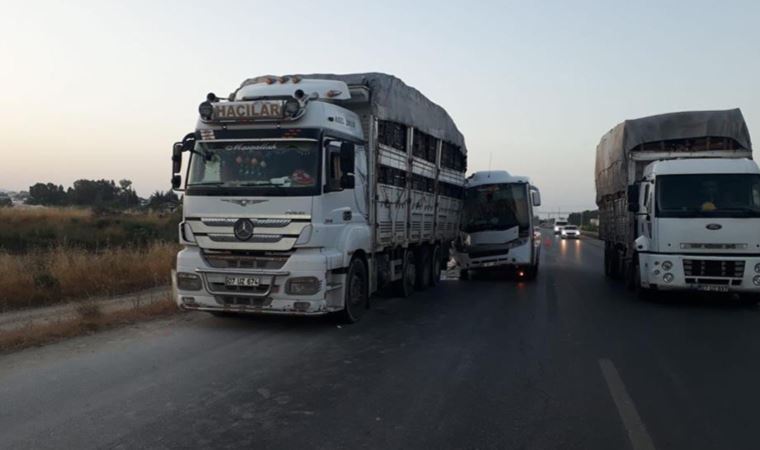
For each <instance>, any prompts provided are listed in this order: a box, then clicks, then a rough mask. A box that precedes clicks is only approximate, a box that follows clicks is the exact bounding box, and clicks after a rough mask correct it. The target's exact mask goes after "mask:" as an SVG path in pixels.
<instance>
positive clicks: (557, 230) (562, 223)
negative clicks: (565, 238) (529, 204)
mask: <svg viewBox="0 0 760 450" xmlns="http://www.w3.org/2000/svg"><path fill="white" fill-rule="evenodd" d="M566 226H567V221H564V220H558V221H556V222H554V234H560V233H561V232H562V229H563V228H565V227H566Z"/></svg>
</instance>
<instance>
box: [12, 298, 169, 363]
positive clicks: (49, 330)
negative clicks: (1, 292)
mask: <svg viewBox="0 0 760 450" xmlns="http://www.w3.org/2000/svg"><path fill="white" fill-rule="evenodd" d="M83 305H84V306H83V307H81V308H79V309H78V310H77V312H78V314H79V316H80V317H77V318H74V319H71V320H65V321H60V322H57V323H52V324H46V325H37V326H28V327H24V328H19V329H18V330H14V331H10V332H6V333H0V352H9V351H15V350H20V349H22V348H26V347H32V346H36V345H42V344H47V343H51V342H55V341H60V340H62V339H67V338H72V337H75V336H80V335H83V334H88V333H92V332H95V331H101V330H104V329H109V328H113V327H116V326H119V325H126V324H131V323H135V322H138V321H143V320H148V319H154V318H158V317H165V316H168V315H171V314H175V313H176V312H177V311H178V309H177V305H176V304H175V303H174V301H173V300H172V298H171V297H170V296H167V297H166V298H165V299H163V300H161V301H157V302H154V303H150V304H147V305H142V306H133V307H132V308H130V309H126V310H122V311H117V312H113V313H109V314H104V313H102V312H101V311H100V309H99V308H98V307H97V305H96V304H93V303H85V304H83Z"/></svg>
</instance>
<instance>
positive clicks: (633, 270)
mask: <svg viewBox="0 0 760 450" xmlns="http://www.w3.org/2000/svg"><path fill="white" fill-rule="evenodd" d="M638 260H639V257H638V256H637V255H636V254H635V253H634V254H633V257H632V258H631V259H630V260H629V261H624V262H623V280H624V281H625V288H626V289H628V290H629V291H638V289H639V288H640V287H641V279H640V278H639V276H638V275H640V274H638V273H637V272H638V270H639V264H638ZM637 284H638V286H637Z"/></svg>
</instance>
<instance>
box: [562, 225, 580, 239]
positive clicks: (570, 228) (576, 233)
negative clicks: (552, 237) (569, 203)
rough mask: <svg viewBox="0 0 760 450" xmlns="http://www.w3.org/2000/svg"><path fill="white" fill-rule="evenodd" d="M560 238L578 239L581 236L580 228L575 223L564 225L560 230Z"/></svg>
mask: <svg viewBox="0 0 760 450" xmlns="http://www.w3.org/2000/svg"><path fill="white" fill-rule="evenodd" d="M560 235H561V236H562V239H579V238H580V237H581V230H579V229H578V227H576V226H575V225H565V226H564V227H563V228H562V231H560Z"/></svg>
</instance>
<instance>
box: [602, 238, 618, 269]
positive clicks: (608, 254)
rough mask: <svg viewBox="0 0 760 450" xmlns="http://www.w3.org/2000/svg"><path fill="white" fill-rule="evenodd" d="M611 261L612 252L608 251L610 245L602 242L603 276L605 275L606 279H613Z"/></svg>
mask: <svg viewBox="0 0 760 450" xmlns="http://www.w3.org/2000/svg"><path fill="white" fill-rule="evenodd" d="M613 267H614V265H613V261H612V250H611V249H610V245H609V244H608V243H607V242H606V241H605V242H604V275H606V276H607V277H608V278H615V276H614V275H613Z"/></svg>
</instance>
